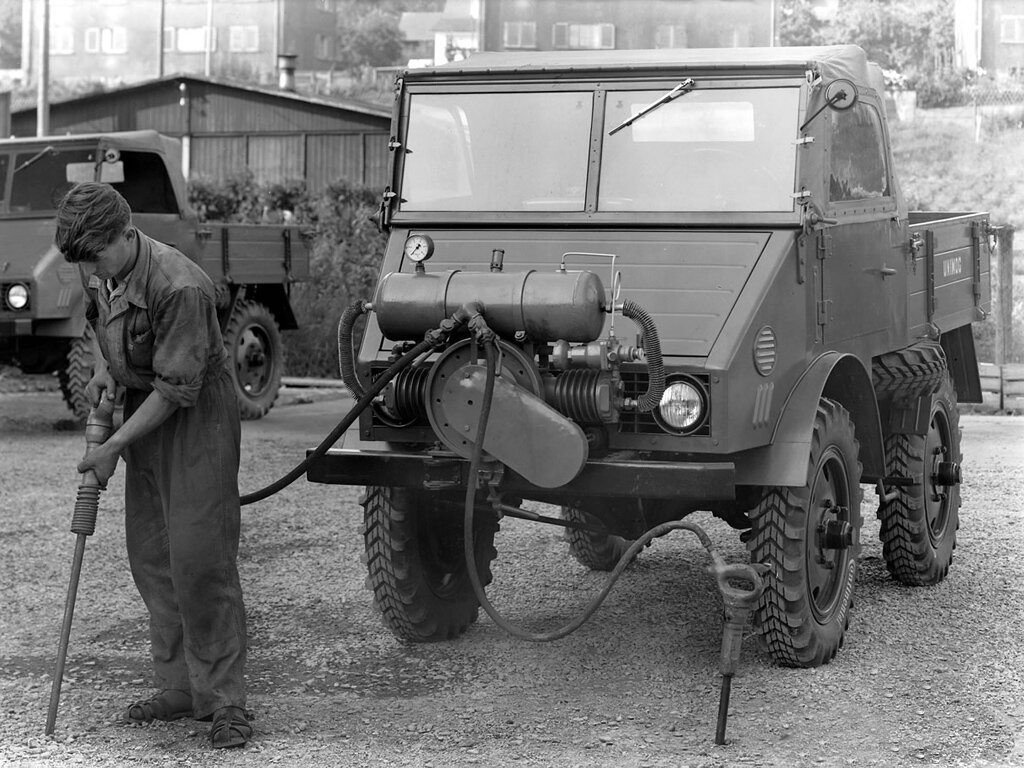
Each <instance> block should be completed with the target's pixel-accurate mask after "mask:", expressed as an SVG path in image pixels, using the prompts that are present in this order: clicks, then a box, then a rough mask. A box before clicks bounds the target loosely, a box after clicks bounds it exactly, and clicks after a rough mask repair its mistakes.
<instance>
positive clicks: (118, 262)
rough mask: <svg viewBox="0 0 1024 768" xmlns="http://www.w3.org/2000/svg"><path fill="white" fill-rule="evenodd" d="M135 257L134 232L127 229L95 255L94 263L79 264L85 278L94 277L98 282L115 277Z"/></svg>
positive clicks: (83, 262) (82, 262)
mask: <svg viewBox="0 0 1024 768" xmlns="http://www.w3.org/2000/svg"><path fill="white" fill-rule="evenodd" d="M134 255H135V231H134V230H133V229H132V228H131V227H129V228H128V229H126V230H125V231H124V232H122V233H121V234H120V235H118V236H117V237H116V238H114V242H112V243H111V244H110V245H108V246H107V247H106V248H104V249H103V250H102V251H100V252H99V253H97V254H96V260H95V261H81V262H79V264H80V265H81V267H82V269H83V270H84V271H85V274H86V276H89V275H96V277H98V278H99V279H100V280H107V279H109V278H111V277H117V275H119V274H120V273H121V272H122V271H123V270H124V268H125V267H126V266H127V265H128V264H129V262H130V261H131V259H132V257H133V256H134Z"/></svg>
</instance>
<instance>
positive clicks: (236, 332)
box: [224, 301, 284, 419]
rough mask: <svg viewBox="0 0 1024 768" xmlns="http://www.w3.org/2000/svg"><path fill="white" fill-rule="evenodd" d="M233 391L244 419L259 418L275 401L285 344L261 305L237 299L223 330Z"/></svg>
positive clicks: (271, 318) (271, 317)
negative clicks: (233, 384) (233, 386)
mask: <svg viewBox="0 0 1024 768" xmlns="http://www.w3.org/2000/svg"><path fill="white" fill-rule="evenodd" d="M224 346H225V348H227V351H228V355H229V358H230V360H229V363H230V367H231V376H232V378H233V380H234V383H235V394H236V395H237V396H238V406H239V410H240V411H241V414H242V418H243V419H259V418H261V417H263V416H265V415H266V414H267V412H268V411H269V410H270V409H271V408H272V407H273V405H274V401H275V400H277V393H278V391H279V390H280V388H281V374H282V372H283V370H284V347H283V345H282V344H281V331H280V330H278V327H277V321H276V320H275V319H274V315H273V314H271V312H270V310H269V309H267V308H266V307H265V306H264V305H263V304H260V303H258V302H255V301H239V302H237V303H236V304H235V306H234V308H233V309H232V310H231V317H230V318H229V319H228V324H227V327H226V328H225V329H224Z"/></svg>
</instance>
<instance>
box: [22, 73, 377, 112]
mask: <svg viewBox="0 0 1024 768" xmlns="http://www.w3.org/2000/svg"><path fill="white" fill-rule="evenodd" d="M179 82H185V83H188V82H196V83H209V84H211V85H216V86H220V87H222V88H231V89H234V90H238V91H247V92H249V93H258V94H260V95H264V96H273V97H276V98H280V99H287V100H292V101H299V102H302V103H304V104H316V105H319V106H323V107H330V108H331V109H344V110H347V111H350V112H356V113H359V114H363V115H370V116H372V117H388V118H390V116H391V108H390V107H384V106H380V105H378V104H370V103H369V102H364V101H357V100H355V99H346V98H332V97H329V96H309V95H306V94H301V93H295V92H292V91H283V90H280V89H278V88H261V87H259V86H252V85H239V84H238V83H234V82H225V81H223V80H214V79H212V78H206V77H201V76H197V75H191V74H174V75H167V76H166V77H161V78H156V79H153V80H145V81H143V82H141V83H132V84H131V85H128V86H124V87H122V88H113V89H111V90H109V91H101V92H96V93H89V94H85V95H81V96H74V97H72V98H69V99H62V100H59V101H53V102H51V106H53V105H56V104H73V103H76V102H77V103H83V102H88V101H94V100H98V99H103V98H107V97H109V96H111V95H113V94H117V95H124V94H126V93H132V92H137V91H144V90H148V89H151V88H153V87H155V86H158V85H166V84H168V83H179ZM35 108H36V100H35V99H32V100H31V103H29V104H28V105H27V106H25V107H23V108H21V109H18V110H15V109H14V108H13V106H12V112H23V111H27V110H29V109H32V110H34V109H35Z"/></svg>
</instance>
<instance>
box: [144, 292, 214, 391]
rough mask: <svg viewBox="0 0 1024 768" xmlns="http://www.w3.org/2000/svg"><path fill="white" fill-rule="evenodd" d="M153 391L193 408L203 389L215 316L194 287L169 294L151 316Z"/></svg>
mask: <svg viewBox="0 0 1024 768" xmlns="http://www.w3.org/2000/svg"><path fill="white" fill-rule="evenodd" d="M154 315H155V316H154V318H153V319H154V325H153V373H154V375H155V378H154V379H153V389H155V390H156V391H157V392H159V393H160V394H161V395H163V396H164V397H165V398H166V399H167V400H169V401H171V402H172V403H174V404H175V405H177V406H179V407H181V408H188V407H190V406H192V405H195V403H196V400H197V399H198V398H199V390H200V389H201V388H202V386H203V379H204V378H205V376H206V368H207V365H208V361H209V359H210V343H211V339H212V338H213V337H214V334H213V333H212V332H211V328H210V323H211V322H214V323H215V322H216V321H217V319H216V313H215V311H214V309H213V306H212V304H211V302H210V298H209V297H208V296H207V295H206V294H205V293H203V291H202V290H201V289H200V288H198V287H192V286H189V287H184V288H179V289H177V290H175V291H172V292H171V293H170V294H168V295H167V296H166V297H165V298H164V299H163V301H162V302H161V303H160V305H159V307H158V308H157V311H156V312H155V313H154Z"/></svg>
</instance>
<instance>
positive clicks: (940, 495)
mask: <svg viewBox="0 0 1024 768" xmlns="http://www.w3.org/2000/svg"><path fill="white" fill-rule="evenodd" d="M885 456H886V474H887V475H888V476H889V477H894V478H902V479H904V480H905V481H906V484H901V485H897V486H896V491H897V496H896V498H894V499H893V500H892V501H890V502H886V503H883V504H882V505H881V506H880V507H879V509H878V516H879V518H880V519H881V528H880V530H879V537H880V538H881V539H882V554H883V556H884V557H885V564H886V567H887V568H888V569H889V572H890V573H891V574H892V575H893V576H894V577H895V578H896V579H897V580H898V581H900V582H902V583H903V584H907V585H910V586H927V585H931V584H938V583H939V582H940V581H942V580H943V579H944V578H946V574H947V573H948V572H949V567H950V565H951V564H952V562H953V549H954V548H955V547H956V531H957V528H959V527H960V515H959V512H960V462H961V460H962V455H961V453H960V414H959V412H958V410H957V403H956V390H954V389H953V383H952V382H951V381H950V379H949V377H948V376H946V377H945V378H944V379H943V381H942V383H941V385H940V386H939V389H938V391H937V392H936V393H935V394H934V395H932V396H931V411H930V415H929V418H928V431H927V432H926V433H925V434H923V435H914V434H891V435H889V436H888V437H887V438H886V440H885Z"/></svg>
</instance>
